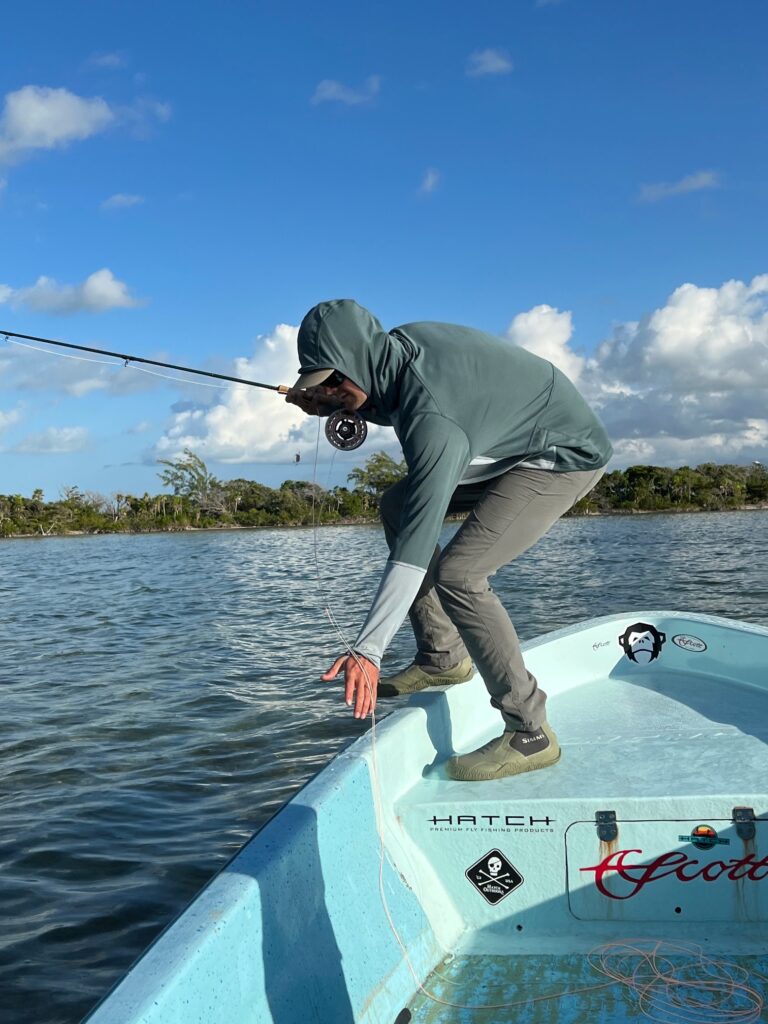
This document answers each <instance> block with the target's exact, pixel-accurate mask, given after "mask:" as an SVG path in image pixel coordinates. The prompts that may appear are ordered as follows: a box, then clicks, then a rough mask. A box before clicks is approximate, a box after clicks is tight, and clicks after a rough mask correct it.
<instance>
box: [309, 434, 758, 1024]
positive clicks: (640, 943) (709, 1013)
mask: <svg viewBox="0 0 768 1024" xmlns="http://www.w3.org/2000/svg"><path fill="white" fill-rule="evenodd" d="M319 449H320V424H319V422H318V429H317V442H316V446H315V465H314V467H313V476H312V483H313V488H312V533H313V545H314V559H315V573H316V577H317V588H318V598H319V600H320V603H321V604H322V606H323V610H324V612H325V615H326V617H327V618H328V621H329V622H330V624H331V626H332V627H333V629H334V630H335V632H336V634H337V636H338V638H339V640H340V641H341V643H342V645H343V646H344V647H345V648H346V650H347V652H348V656H349V657H351V658H353V659H354V660H355V662H356V663H357V665H358V667H359V668H360V671H361V672H362V674H363V678H364V679H365V685H366V687H367V690H368V695H369V697H370V699H371V703H372V704H373V699H374V698H373V685H372V683H371V680H370V678H369V676H368V673H367V671H366V669H365V665H364V664H363V663H362V661H361V660H360V657H359V656H358V655H357V653H356V652H355V651H354V650H353V649H352V646H351V644H350V643H349V641H348V640H347V638H346V636H345V635H344V631H343V630H342V628H341V626H340V625H339V624H338V622H337V621H336V618H335V616H334V614H333V612H332V610H331V608H330V605H329V604H328V602H327V601H324V600H323V599H322V578H321V575H320V558H319V554H318V539H317V529H318V523H317V521H316V519H315V487H314V484H315V483H316V475H317V463H318V456H319ZM342 671H343V669H342ZM353 699H354V698H353ZM371 790H372V794H373V807H374V818H375V821H376V831H377V833H378V836H379V878H378V882H379V896H380V898H381V903H382V907H383V909H384V914H385V916H386V918H387V923H388V924H389V927H390V930H391V931H392V934H393V935H394V937H395V940H396V941H397V944H398V946H399V947H400V949H401V951H402V954H403V959H404V960H405V963H406V964H407V966H408V969H409V971H410V972H411V976H412V977H413V980H414V982H415V984H416V988H417V990H418V991H419V992H421V994H422V995H424V996H426V998H427V999H429V1000H430V1001H431V1002H433V1003H437V1004H439V1005H441V1006H447V1007H450V1008H451V1009H456V1010H469V1011H473V1012H478V1013H481V1012H483V1011H485V1010H507V1009H512V1008H514V1007H517V1006H526V1005H529V1004H531V1003H539V1002H546V1001H549V1000H552V999H565V998H567V997H569V996H575V995H581V994H583V993H587V992H598V991H600V990H603V989H607V988H613V987H615V986H617V985H624V986H625V987H626V988H627V989H629V991H630V992H631V993H632V994H633V995H634V996H635V998H636V1000H637V1005H638V1009H639V1010H640V1012H641V1013H642V1014H643V1016H644V1017H646V1018H648V1020H650V1021H653V1022H655V1024H758V1022H759V1021H760V1020H761V1015H762V1011H763V1008H764V1006H765V1000H764V998H763V996H762V995H761V993H760V992H758V991H757V990H756V989H755V988H753V987H752V986H751V985H749V984H747V981H748V980H750V978H751V977H752V976H755V977H758V978H761V979H763V980H766V981H768V978H765V976H764V975H762V974H760V972H759V971H755V970H752V971H751V972H750V971H747V970H746V968H744V967H741V966H740V965H739V964H735V963H730V962H729V961H725V960H715V959H713V958H711V957H708V956H706V954H705V953H704V952H703V950H702V948H701V947H700V946H696V945H695V944H686V943H672V942H667V941H665V940H663V939H647V938H645V939H622V940H620V941H616V942H608V943H604V944H603V945H600V946H597V947H595V948H594V949H592V950H590V952H589V953H588V954H587V961H588V962H589V964H590V966H591V967H592V968H593V970H595V971H597V972H598V973H599V974H602V975H603V976H604V977H606V978H608V979H609V980H608V981H604V982H598V983H597V984H595V985H584V986H580V987H579V988H574V989H568V990H566V991H563V992H552V993H547V994H545V995H540V996H529V997H527V998H525V999H515V1000H512V1001H510V1002H505V1003H489V1004H479V1003H474V1004H470V1003H457V1002H452V1001H450V1000H447V999H442V998H441V997H440V996H437V995H435V994H434V993H433V992H430V991H428V989H426V988H425V986H424V985H423V984H422V982H421V980H420V977H419V974H418V972H417V971H416V968H415V967H414V964H413V962H412V960H411V957H410V954H409V952H408V948H407V946H406V945H405V942H404V941H403V939H402V938H401V936H400V933H399V931H398V929H397V925H396V924H395V921H394V919H393V917H392V913H391V911H390V909H389V903H388V902H387V896H386V892H385V888H384V860H385V856H386V846H385V840H384V832H385V825H384V809H383V800H382V794H381V785H380V778H379V764H378V753H377V749H376V712H375V708H374V707H372V708H371ZM408 860H410V857H408ZM411 868H412V869H413V863H412V862H411ZM412 875H413V880H414V881H415V882H416V883H418V878H419V876H418V872H417V871H412ZM419 905H420V906H421V905H422V901H421V900H419ZM422 913H423V911H422ZM425 917H426V915H425ZM427 920H428V919H427ZM443 952H444V953H446V954H447V953H448V952H449V951H448V950H445V949H443ZM674 956H677V957H683V958H685V959H684V962H682V963H680V964H677V965H675V964H674V962H673V961H672V959H670V958H671V957H674ZM435 975H436V972H435V971H432V972H431V976H433V977H434V976H435ZM437 977H439V978H441V979H442V980H443V981H445V982H446V983H448V984H452V985H460V984H462V983H461V982H460V981H453V980H452V979H449V978H446V977H445V976H444V975H439V974H438V975H437ZM704 993H706V994H707V995H708V998H706V999H704V998H702V995H703V994H704ZM659 1014H662V1015H661V1016H660V1015H659Z"/></svg>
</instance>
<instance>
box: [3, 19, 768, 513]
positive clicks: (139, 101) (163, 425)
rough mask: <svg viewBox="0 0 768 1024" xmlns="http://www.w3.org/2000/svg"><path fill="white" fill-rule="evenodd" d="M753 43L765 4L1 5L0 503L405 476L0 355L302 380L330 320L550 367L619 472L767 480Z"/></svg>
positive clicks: (162, 397) (227, 405) (301, 419)
mask: <svg viewBox="0 0 768 1024" xmlns="http://www.w3.org/2000/svg"><path fill="white" fill-rule="evenodd" d="M767 37H768V6H767V5H766V4H765V3H764V0H737V2H736V3H734V4H724V3H722V2H721V0H642V2H641V0H624V2H619V3H617V2H616V0H506V2H504V3H501V2H499V0H492V2H488V0H476V2H474V3H472V4H465V3H458V2H454V0H439V2H438V0H419V2H417V3H414V2H413V0H410V2H408V3H406V2H403V0H388V2H387V3H380V2H377V0H371V2H368V3H364V4H361V3H360V2H359V0H356V2H347V0H344V2H334V0H328V2H327V3H324V4H318V3H316V2H304V0H300V2H293V3H291V2H285V0H282V2H280V3H277V2H250V0H239V2H236V0H217V2H215V3H214V2H209V0H194V2H190V0H185V2H184V3H181V2H177V0H164V2H162V3H158V2H157V0H154V2H153V3H149V2H146V0H131V2H130V3H129V2H128V0H88V2H86V0H69V2H68V3H67V4H62V3H60V2H59V0H55V2H52V0H47V2H41V0H26V3H25V4H14V5H8V7H7V9H5V10H4V12H3V15H2V22H1V23H0V38H2V40H3V43H4V45H3V61H2V63H1V64H0V493H6V494H12V493H20V494H24V495H31V493H32V491H33V490H34V489H36V488H42V489H43V490H44V493H45V496H46V498H48V499H49V500H53V499H55V498H56V497H57V496H58V495H59V494H61V493H62V492H63V490H64V488H66V487H70V486H74V485H76V486H79V487H80V488H81V489H82V490H89V491H94V492H97V493H101V494H105V495H108V494H112V493H115V492H121V493H136V494H142V493H144V492H145V491H148V492H150V493H157V492H159V491H160V490H161V489H162V487H161V484H160V481H159V478H158V471H159V470H160V469H161V468H162V467H161V466H160V465H159V464H158V460H159V459H173V458H176V457H177V456H178V455H179V454H180V453H181V452H182V451H183V449H184V448H190V449H192V450H193V451H194V452H196V453H197V454H198V455H200V456H201V457H202V458H203V459H204V460H205V461H206V463H207V465H208V467H209V469H211V470H212V471H213V472H214V473H215V474H216V475H217V476H219V477H221V478H223V479H231V478H234V477H246V478H248V479H254V480H259V481H261V482H263V483H266V484H269V485H271V486H276V485H278V484H279V483H280V482H281V481H282V480H284V479H289V478H290V479H296V478H303V479H311V478H312V476H313V474H314V473H315V472H317V475H318V479H319V480H320V482H321V483H343V482H344V480H345V478H346V474H347V473H349V472H350V471H351V469H352V468H353V467H354V466H355V465H358V464H360V463H361V462H362V461H363V460H364V459H365V458H366V457H367V456H368V455H370V454H371V453H372V452H373V451H375V450H378V449H381V448H384V449H385V450H387V451H390V452H391V453H392V454H395V455H396V454H397V452H398V449H397V443H396V439H395V438H394V435H393V433H392V432H391V431H388V430H382V429H381V428H376V429H374V430H373V431H372V434H371V436H370V437H369V440H368V441H367V443H366V445H365V446H364V447H363V448H361V449H359V450H358V451H357V452H354V453H342V454H338V455H335V456H333V455H332V449H331V448H330V446H329V445H328V443H327V442H326V441H325V439H321V440H320V441H319V444H318V441H317V436H318V430H317V426H318V424H317V420H315V419H311V418H309V417H305V416H303V414H301V413H300V412H299V411H298V410H297V409H296V408H295V407H292V406H288V405H286V404H285V403H284V402H283V400H282V399H281V398H279V397H277V396H275V395H274V394H273V393H271V392H263V391H258V390H256V389H252V388H245V387H238V386H231V387H229V386H224V387H222V388H218V387H204V386H202V384H199V383H191V382H189V381H184V382H178V381H175V380H167V379H165V378H160V377H155V376H151V375H149V374H147V373H143V372H140V371H138V370H137V369H136V368H135V367H130V366H129V367H125V366H123V365H122V363H120V362H117V361H112V360H106V361H105V362H88V363H86V362H83V361H81V360H79V359H69V358H62V357H61V356H59V355H53V354H50V352H48V353H45V354H41V353H39V352H31V351H29V350H28V349H26V348H21V347H19V346H17V345H12V344H10V343H9V342H7V341H6V340H4V338H3V336H2V331H3V330H8V331H15V332H19V333H24V334H31V335H37V336H42V337H49V338H56V339H62V340H66V341H71V342H74V343H75V344H81V345H92V346H96V347H100V348H107V349H117V350H119V351H121V352H127V353H130V354H133V355H139V356H145V357H148V358H154V359H161V360H163V359H165V360H169V361H170V362H173V363H179V364H184V365H191V366H197V367H200V368H205V369H213V370H215V371H217V372H222V373H231V374H234V375H236V376H240V377H246V378H249V379H254V380H257V381H262V382H265V383H272V384H280V383H292V382H293V380H294V379H295V376H296V371H297V369H298V365H297V357H296V347H295V346H296V332H297V328H298V324H299V323H300V322H301V319H302V317H303V315H304V313H305V312H306V311H307V310H308V309H309V308H310V307H311V306H313V305H314V304H315V303H317V302H319V301H322V300H325V299H329V298H355V299H356V300H357V301H358V302H360V303H362V304H363V305H365V306H367V307H368V308H369V309H371V311H372V312H373V313H374V314H375V315H376V316H378V317H379V318H380V319H381V320H382V322H383V323H384V324H385V326H388V327H392V326H395V325H397V324H400V323H407V322H411V321H416V320H440V321H447V322H454V323H463V324H467V325H470V326H472V327H476V328H480V329H482V330H486V331H488V332H491V333H493V334H496V335H498V336H500V337H502V338H503V339H505V341H506V342H507V343H508V344H510V345H522V346H524V347H526V348H528V349H530V350H531V351H534V352H536V353H537V354H539V355H543V356H545V357H546V358H548V359H551V360H552V361H553V362H554V363H555V364H556V365H558V366H559V367H560V368H561V369H563V370H564V371H565V372H566V373H567V374H568V375H569V376H570V377H571V379H572V380H573V381H574V382H575V383H576V384H577V386H578V387H579V388H580V390H581V391H582V393H583V394H584V395H585V397H586V398H587V399H588V400H589V401H590V403H591V404H592V405H593V406H594V408H595V409H596V410H597V411H598V413H599V415H600V416H601V418H602V419H603V422H604V423H605V424H606V427H607V428H608V432H609V435H610V437H611V439H612V441H613V445H614V449H615V455H614V459H613V461H612V463H611V467H612V468H621V467H625V466H627V465H630V464H634V463H646V464H647V463H654V464H658V465H682V464H689V465H696V464H698V463H701V462H706V461H714V462H735V463H739V464H747V463H750V462H752V461H755V460H758V461H766V462H768V250H767V247H766V226H767V223H768V217H767V216H766V214H767V213H768V166H767V164H768V135H767V134H766V131H765V125H766V123H768V70H767V69H768V62H766V60H765V40H766V38H767ZM94 358H96V357H94ZM209 383H211V382H209ZM296 452H299V453H300V454H301V462H300V463H299V464H298V465H297V464H295V462H294V457H295V454H296ZM316 452H317V457H318V465H317V469H316V470H315V465H314V463H315V456H316Z"/></svg>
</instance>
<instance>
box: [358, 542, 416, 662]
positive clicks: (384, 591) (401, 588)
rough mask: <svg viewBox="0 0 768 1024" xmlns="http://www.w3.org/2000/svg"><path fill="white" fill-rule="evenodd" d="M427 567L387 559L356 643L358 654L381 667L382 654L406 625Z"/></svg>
mask: <svg viewBox="0 0 768 1024" xmlns="http://www.w3.org/2000/svg"><path fill="white" fill-rule="evenodd" d="M425 573H426V570H425V569H420V568H419V567H418V566H415V565H406V564H405V563H404V562H387V565H386V568H385V569H384V573H383V575H382V577H381V583H380V584H379V589H378V592H377V594H376V597H374V599H373V604H372V605H371V610H370V611H369V612H368V618H367V619H366V620H365V623H364V625H363V628H362V629H361V630H360V634H359V636H358V638H357V640H356V641H355V643H354V644H353V646H354V649H355V650H356V651H357V653H358V654H362V655H363V657H364V658H367V659H368V660H369V661H372V662H373V663H374V665H376V666H377V667H380V666H381V656H382V655H383V654H384V651H385V650H386V649H387V645H388V644H389V642H390V640H391V639H392V637H393V636H394V635H395V633H396V632H397V631H398V629H399V628H400V626H401V625H402V622H403V619H404V618H405V616H406V615H407V614H408V609H409V608H410V607H411V605H412V604H413V599H414V598H415V597H416V594H417V593H418V591H419V587H420V586H421V581H422V580H423V579H424V576H425Z"/></svg>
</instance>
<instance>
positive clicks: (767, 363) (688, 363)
mask: <svg viewBox="0 0 768 1024" xmlns="http://www.w3.org/2000/svg"><path fill="white" fill-rule="evenodd" d="M571 329H572V325H571V318H570V314H569V313H560V312H558V311H557V310H554V309H552V308H551V307H549V306H537V307H535V308H534V309H532V310H530V311H528V313H523V314H519V315H518V316H517V317H515V319H514V320H513V321H512V325H511V326H510V331H509V336H510V337H511V338H512V340H514V341H516V342H517V343H519V344H522V345H524V346H525V347H526V348H529V349H530V350H532V351H534V352H537V353H538V354H539V355H543V356H545V357H546V358H548V359H550V360H551V361H552V362H554V363H555V364H556V365H558V366H560V368H561V369H563V370H564V371H565V372H566V374H568V375H569V376H570V377H571V378H572V379H574V380H576V381H578V386H579V388H580V390H581V391H582V393H583V394H584V395H585V397H587V399H588V400H589V401H590V402H592V404H593V405H594V406H595V408H596V409H597V410H598V411H599V413H600V416H601V418H602V420H603V422H604V423H605V425H606V427H607V429H608V434H609V436H610V437H611V440H612V441H613V445H614V449H615V462H616V464H620V465H626V464H629V463H631V462H655V463H660V464H665V465H667V464H674V463H680V462H687V463H689V464H696V463H700V462H707V461H715V462H728V461H730V462H749V461H751V460H752V459H760V460H762V461H765V458H766V448H767V447H768V420H766V409H768V274H763V275H759V276H758V277H755V278H754V279H753V280H752V281H751V282H743V281H726V282H725V283H724V284H723V285H721V286H720V287H719V288H701V287H698V286H696V285H693V284H684V285H681V286H680V287H679V288H677V289H676V290H675V291H674V292H673V293H672V295H670V296H669V298H668V300H667V302H666V303H665V304H664V305H663V306H661V307H660V308H659V309H656V310H654V311H653V312H652V313H649V314H648V315H647V316H644V317H643V318H642V319H641V320H639V321H637V322H626V323H620V324H617V325H616V327H615V328H614V329H613V332H612V334H611V336H610V337H609V338H608V339H607V340H605V341H604V342H603V343H602V344H601V345H600V346H599V347H598V348H597V350H596V352H595V354H594V356H593V357H591V358H584V357H581V356H577V355H575V353H573V352H572V351H571V349H570V341H571ZM575 371H578V372H575Z"/></svg>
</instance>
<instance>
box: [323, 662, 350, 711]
mask: <svg viewBox="0 0 768 1024" xmlns="http://www.w3.org/2000/svg"><path fill="white" fill-rule="evenodd" d="M346 660H347V657H346V655H345V654H342V656H341V657H340V658H337V659H336V661H334V663H333V664H332V665H331V667H330V668H329V669H328V671H327V672H325V673H324V674H323V675H321V676H320V678H321V679H322V680H324V681H325V682H326V683H328V682H330V681H331V679H335V678H336V676H337V675H338V674H339V672H341V666H342V665H343V664H344V662H345V661H346ZM347 703H349V702H347Z"/></svg>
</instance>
